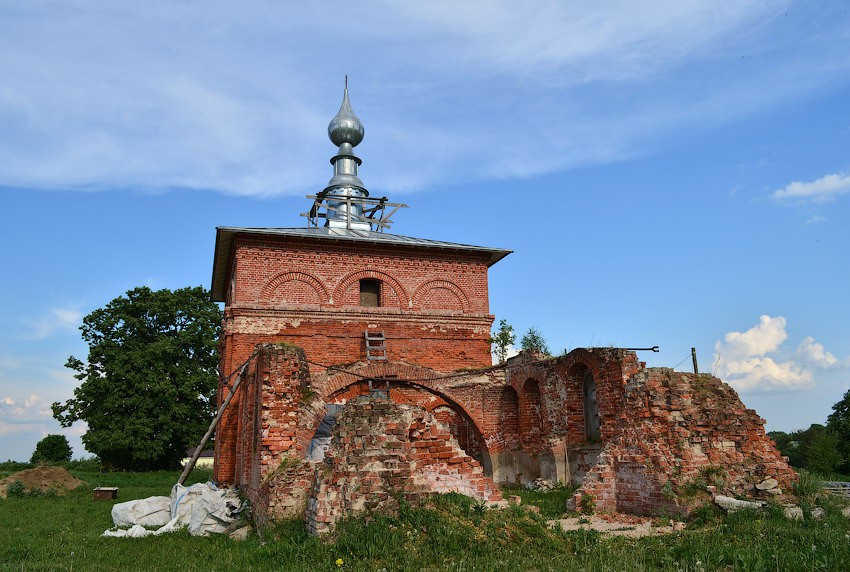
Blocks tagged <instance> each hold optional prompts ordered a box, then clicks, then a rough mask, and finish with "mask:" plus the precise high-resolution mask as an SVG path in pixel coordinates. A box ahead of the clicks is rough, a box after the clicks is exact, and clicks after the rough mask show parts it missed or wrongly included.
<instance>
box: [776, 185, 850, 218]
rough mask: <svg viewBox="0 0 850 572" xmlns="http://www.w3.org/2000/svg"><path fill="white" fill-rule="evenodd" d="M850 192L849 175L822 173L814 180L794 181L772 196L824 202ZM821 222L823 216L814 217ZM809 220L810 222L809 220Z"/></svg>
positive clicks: (782, 198)
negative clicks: (821, 175) (822, 174)
mask: <svg viewBox="0 0 850 572" xmlns="http://www.w3.org/2000/svg"><path fill="white" fill-rule="evenodd" d="M845 193H850V176H844V175H838V174H832V175H824V176H823V177H821V178H820V179H815V180H814V181H809V182H803V181H794V182H793V183H789V184H788V185H787V186H786V187H785V188H783V189H779V190H777V191H775V192H774V193H773V198H775V199H779V200H799V201H810V202H824V201H829V200H834V199H835V197H837V196H838V195H843V194H845ZM814 218H817V219H818V220H815V221H814V222H821V220H825V219H823V217H814ZM810 222H812V221H811V220H810Z"/></svg>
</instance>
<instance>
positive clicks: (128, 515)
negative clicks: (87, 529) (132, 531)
mask: <svg viewBox="0 0 850 572" xmlns="http://www.w3.org/2000/svg"><path fill="white" fill-rule="evenodd" d="M169 520H171V499H170V498H169V497H150V498H146V499H139V500H132V501H127V502H120V503H118V504H116V505H115V506H113V507H112V522H113V523H114V524H115V526H117V527H118V528H126V527H128V526H133V525H134V524H140V525H142V526H150V527H153V526H155V527H160V526H164V525H165V524H166V523H167V522H168V521H169Z"/></svg>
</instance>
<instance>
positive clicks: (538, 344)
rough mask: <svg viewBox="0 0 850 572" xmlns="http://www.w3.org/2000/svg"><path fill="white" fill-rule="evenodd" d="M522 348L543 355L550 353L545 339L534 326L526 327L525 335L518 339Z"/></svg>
mask: <svg viewBox="0 0 850 572" xmlns="http://www.w3.org/2000/svg"><path fill="white" fill-rule="evenodd" d="M519 343H520V346H522V349H523V350H524V351H527V352H535V353H539V354H543V355H547V356H548V355H550V353H549V346H548V345H547V344H546V339H545V338H544V337H543V334H542V333H541V332H540V330H538V329H537V328H535V327H533V326H532V327H530V328H528V331H527V332H525V335H523V336H522V339H521V340H520V341H519Z"/></svg>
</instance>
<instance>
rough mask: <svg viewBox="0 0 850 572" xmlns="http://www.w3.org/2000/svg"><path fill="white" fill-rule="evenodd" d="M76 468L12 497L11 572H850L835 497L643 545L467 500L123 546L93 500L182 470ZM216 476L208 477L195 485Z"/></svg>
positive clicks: (717, 520) (139, 488) (844, 526)
mask: <svg viewBox="0 0 850 572" xmlns="http://www.w3.org/2000/svg"><path fill="white" fill-rule="evenodd" d="M10 472H11V471H2V470H0V477H4V476H7V475H8V474H9V473H10ZM72 473H73V474H74V475H75V476H76V477H78V478H81V479H83V480H85V481H86V482H88V483H89V485H90V487H87V488H86V489H85V490H82V491H78V492H75V493H71V494H69V495H67V496H64V497H47V496H39V497H23V498H9V499H6V500H0V570H2V571H7V570H8V571H27V570H174V571H181V572H185V571H193V570H199V571H205V572H212V571H222V570H239V571H243V570H275V571H288V570H370V571H372V570H374V571H380V570H386V571H387V572H390V571H395V570H410V571H413V570H481V571H490V570H504V571H515V570H576V571H578V570H588V571H596V570H599V571H602V570H606V571H608V570H610V571H639V570H665V571H704V570H706V571H707V570H741V571H765V572H768V571H775V570H787V571H793V572H798V571H812V570H835V571H844V570H850V521H848V519H846V518H844V517H843V516H842V515H841V507H840V506H838V505H837V504H836V503H835V502H834V501H830V499H824V498H821V499H820V500H819V501H817V502H818V503H819V504H821V505H822V506H824V507H825V508H826V509H827V516H826V518H824V519H823V520H813V519H809V518H806V519H805V520H803V521H800V522H792V521H787V520H785V518H784V517H782V516H781V514H780V511H779V510H778V509H776V510H771V511H765V512H763V513H759V514H754V513H739V514H735V515H731V516H729V517H720V516H719V515H717V514H716V513H715V512H714V511H703V513H701V514H700V519H699V521H700V523H698V524H692V525H691V526H690V527H689V528H688V529H687V530H686V531H685V532H683V533H680V534H678V535H665V536H658V537H649V538H642V539H624V538H603V537H601V536H600V535H599V534H598V533H595V532H571V533H564V532H561V531H558V530H554V529H551V528H549V527H547V525H546V523H545V518H544V517H541V516H537V515H532V514H530V513H528V512H526V511H524V510H523V509H521V508H510V509H506V510H487V509H484V508H483V507H482V506H481V505H479V504H476V503H474V502H473V501H471V500H470V499H467V498H466V497H461V496H460V495H444V496H442V497H437V498H436V499H435V500H434V501H433V502H432V503H431V505H429V506H428V507H424V508H411V507H403V509H402V511H401V513H400V514H399V515H398V516H394V517H389V516H378V517H374V518H372V519H371V520H368V521H367V519H365V518H359V519H353V520H351V521H348V522H346V523H344V524H343V525H341V526H340V527H339V529H338V531H337V533H336V534H335V536H334V538H333V539H332V540H330V541H326V542H323V541H320V540H318V539H316V538H312V537H310V536H308V535H307V534H306V532H305V531H304V526H303V523H301V522H292V523H285V524H283V525H280V526H278V527H276V528H273V529H267V530H266V531H265V533H264V538H263V539H260V538H258V537H257V536H256V535H252V537H251V538H250V539H249V540H248V541H246V542H235V541H232V540H230V539H229V538H227V537H226V536H223V535H220V536H214V537H209V538H193V537H191V536H189V534H188V533H186V532H185V531H184V532H179V533H175V534H170V535H163V536H159V537H149V538H141V539H117V538H102V537H101V536H100V534H101V533H102V532H103V531H104V530H106V529H107V528H109V527H111V526H112V521H111V518H110V510H111V507H112V504H113V502H112V501H94V500H92V498H91V490H90V489H91V487H94V486H97V485H103V486H108V485H111V486H118V487H120V493H119V499H118V501H114V502H121V501H125V500H130V499H134V498H144V497H148V496H152V495H167V494H168V493H169V491H170V489H171V486H172V484H173V483H174V482H175V481H176V479H177V476H178V473H171V472H158V473H144V474H143V473H98V472H94V471H90V470H89V471H86V470H84V469H72ZM208 477H209V473H204V472H200V471H198V472H196V473H195V474H193V476H192V479H190V480H191V481H192V482H197V481H201V480H206V478H208ZM510 492H511V493H513V491H510ZM535 495H539V496H535ZM557 495H560V497H558V496H557ZM564 495H565V493H564V491H563V490H562V491H553V492H552V493H534V494H533V495H526V499H525V502H530V503H532V504H538V505H539V506H542V507H543V512H544V514H546V515H548V516H557V515H553V514H552V513H556V512H557V507H558V506H562V505H561V504H560V503H561V497H563V496H564ZM339 559H341V565H338V564H337V562H338V560H339Z"/></svg>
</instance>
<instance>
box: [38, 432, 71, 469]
mask: <svg viewBox="0 0 850 572" xmlns="http://www.w3.org/2000/svg"><path fill="white" fill-rule="evenodd" d="M72 453H73V451H72V450H71V445H69V444H68V439H67V437H65V436H64V435H48V436H47V437H45V438H44V439H42V440H41V441H39V442H38V443H37V444H36V446H35V451H33V454H32V457H30V463H67V462H68V461H70V460H71V454H72Z"/></svg>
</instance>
